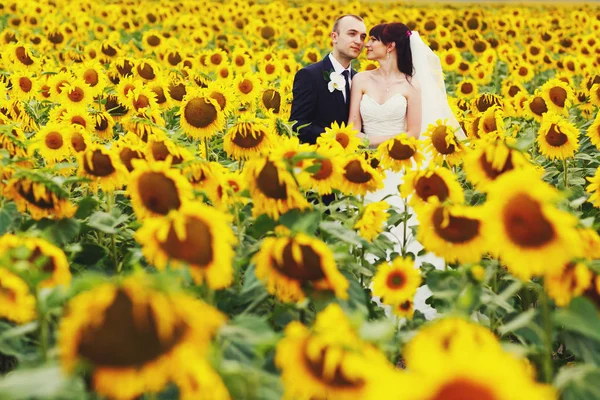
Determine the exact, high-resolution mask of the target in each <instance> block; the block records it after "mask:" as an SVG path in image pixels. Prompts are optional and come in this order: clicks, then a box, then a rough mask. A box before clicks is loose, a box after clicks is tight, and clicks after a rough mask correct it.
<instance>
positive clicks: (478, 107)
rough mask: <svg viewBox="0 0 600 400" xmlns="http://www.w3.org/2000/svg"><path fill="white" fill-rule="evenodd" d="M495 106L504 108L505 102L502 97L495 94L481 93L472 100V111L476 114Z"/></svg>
mask: <svg viewBox="0 0 600 400" xmlns="http://www.w3.org/2000/svg"><path fill="white" fill-rule="evenodd" d="M494 105H496V106H499V107H501V108H503V107H504V100H503V99H502V97H500V96H498V95H495V94H489V93H481V94H479V95H477V96H476V97H475V98H474V99H473V100H471V111H472V112H473V113H474V114H479V113H483V112H485V110H487V109H488V108H490V107H492V106H494Z"/></svg>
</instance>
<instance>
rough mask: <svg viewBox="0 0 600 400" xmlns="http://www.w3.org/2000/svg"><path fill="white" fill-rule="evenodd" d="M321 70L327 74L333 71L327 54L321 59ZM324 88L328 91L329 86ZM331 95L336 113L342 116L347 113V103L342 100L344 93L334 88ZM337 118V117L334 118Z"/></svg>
mask: <svg viewBox="0 0 600 400" xmlns="http://www.w3.org/2000/svg"><path fill="white" fill-rule="evenodd" d="M323 70H324V71H326V72H327V73H328V74H329V73H330V72H331V71H333V64H331V60H330V59H329V54H328V55H326V56H325V58H324V59H323ZM327 85H329V83H327ZM326 90H327V91H328V92H329V88H327V87H326ZM331 95H332V96H333V98H334V99H335V102H336V104H337V106H336V109H337V110H339V112H338V114H339V115H341V116H343V115H346V116H347V115H348V112H347V108H348V105H347V104H346V103H345V102H344V95H343V94H342V92H341V91H340V90H334V91H333V93H331ZM336 119H337V118H336Z"/></svg>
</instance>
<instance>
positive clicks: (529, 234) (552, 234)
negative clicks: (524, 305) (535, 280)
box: [484, 168, 583, 280]
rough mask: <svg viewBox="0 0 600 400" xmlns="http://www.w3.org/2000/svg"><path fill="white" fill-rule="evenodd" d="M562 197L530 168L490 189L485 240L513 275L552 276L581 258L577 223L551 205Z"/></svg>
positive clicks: (504, 176)
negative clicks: (487, 239) (575, 259)
mask: <svg viewBox="0 0 600 400" xmlns="http://www.w3.org/2000/svg"><path fill="white" fill-rule="evenodd" d="M559 198H560V193H559V192H558V191H557V190H556V189H555V188H554V187H552V186H550V185H549V184H547V183H545V182H543V181H542V180H541V178H540V176H539V173H538V172H536V171H533V170H532V169H529V168H527V169H516V170H513V171H510V172H507V173H505V174H502V175H501V176H499V177H498V178H497V179H496V181H495V182H494V183H493V184H492V185H490V188H489V193H488V198H487V202H486V205H485V206H486V208H487V210H486V224H485V225H484V228H485V232H484V235H485V236H486V237H487V238H489V239H490V242H489V246H490V250H492V252H493V253H496V252H498V254H499V255H500V257H501V258H502V260H503V262H504V263H506V264H507V267H508V270H509V271H510V273H512V274H513V275H514V276H516V277H518V278H520V279H523V280H529V279H530V278H531V277H533V276H540V275H543V274H545V273H553V272H556V271H557V270H559V269H561V268H562V267H563V266H564V265H565V264H566V263H568V262H570V261H571V260H572V259H573V258H575V257H578V256H580V255H582V252H583V249H582V244H581V241H580V240H579V236H578V234H577V231H576V229H575V225H576V224H577V218H576V217H574V216H573V215H571V214H569V213H567V212H565V211H562V210H559V209H558V208H556V207H555V206H554V205H553V202H555V201H557V200H558V199H559Z"/></svg>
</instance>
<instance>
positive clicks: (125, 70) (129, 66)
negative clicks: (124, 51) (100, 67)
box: [117, 60, 133, 76]
mask: <svg viewBox="0 0 600 400" xmlns="http://www.w3.org/2000/svg"><path fill="white" fill-rule="evenodd" d="M131 71H133V63H132V62H131V61H129V60H124V61H123V65H117V72H118V73H119V75H121V76H127V75H131Z"/></svg>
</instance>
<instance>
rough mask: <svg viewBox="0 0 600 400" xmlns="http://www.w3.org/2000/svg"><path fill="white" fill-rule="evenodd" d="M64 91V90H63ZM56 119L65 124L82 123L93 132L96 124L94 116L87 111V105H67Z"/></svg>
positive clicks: (81, 124)
mask: <svg viewBox="0 0 600 400" xmlns="http://www.w3.org/2000/svg"><path fill="white" fill-rule="evenodd" d="M63 93H64V91H63ZM56 121H60V122H61V123H63V124H65V123H66V124H70V125H80V126H81V127H82V128H83V129H85V130H86V131H89V132H93V131H94V128H95V126H96V123H95V121H94V118H93V117H92V115H91V114H90V113H89V112H88V111H87V108H86V107H82V106H78V107H73V106H71V107H67V108H66V110H65V112H63V113H62V114H61V115H60V117H59V118H57V119H56Z"/></svg>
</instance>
